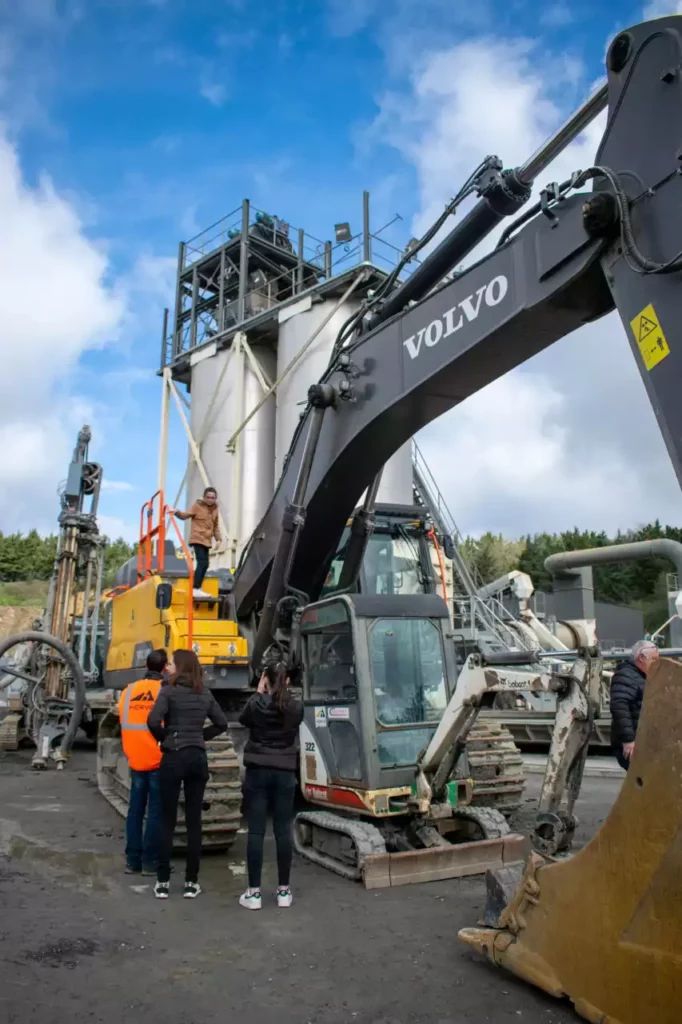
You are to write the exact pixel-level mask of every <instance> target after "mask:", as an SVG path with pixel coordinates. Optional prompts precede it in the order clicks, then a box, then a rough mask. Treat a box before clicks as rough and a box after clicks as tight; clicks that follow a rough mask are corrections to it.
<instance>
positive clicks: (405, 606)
mask: <svg viewBox="0 0 682 1024" xmlns="http://www.w3.org/2000/svg"><path fill="white" fill-rule="evenodd" d="M300 630H301V653H302V660H303V669H304V670H303V696H304V702H305V718H304V726H303V734H302V741H303V747H304V749H303V752H302V753H303V758H302V769H301V775H302V778H301V782H302V786H303V790H304V794H305V796H306V798H307V799H308V800H310V801H311V802H313V803H324V804H328V803H332V804H339V805H341V806H345V807H355V808H358V809H360V810H363V811H365V812H369V813H370V814H372V815H374V814H380V815H386V816H390V815H399V814H404V813H405V811H406V809H407V802H408V799H409V797H410V793H411V787H412V786H413V784H414V780H415V774H416V766H417V763H418V760H419V755H420V753H421V752H422V751H423V750H425V749H426V747H427V746H428V744H429V742H430V740H431V737H432V735H433V733H434V731H435V729H436V726H437V724H438V722H439V721H440V719H441V717H442V715H443V713H444V711H445V709H446V707H447V705H448V701H449V699H450V695H451V692H452V688H453V687H454V683H455V678H456V675H455V664H454V654H453V648H452V645H451V644H448V643H446V635H447V632H448V631H449V616H448V610H447V606H446V604H445V602H444V601H443V600H442V599H441V598H439V597H437V596H436V595H435V594H418V595H414V596H412V597H409V596H397V595H393V594H388V595H384V594H382V595H375V594H367V595H365V594H352V595H351V594H338V595H336V596H334V597H330V598H326V599H324V600H322V601H319V602H317V603H316V604H312V605H309V606H308V607H307V608H306V609H305V610H304V612H303V614H302V617H301V626H300Z"/></svg>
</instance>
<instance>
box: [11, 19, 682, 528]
mask: <svg viewBox="0 0 682 1024" xmlns="http://www.w3.org/2000/svg"><path fill="white" fill-rule="evenodd" d="M678 6H679V7H680V9H681V10H682V4H679V5H678ZM674 9H675V3H674V2H672V3H662V2H661V3H659V2H658V0H655V3H654V4H653V5H651V6H650V7H649V9H648V11H647V12H646V13H647V14H648V15H649V14H653V15H658V14H663V13H666V12H667V11H668V10H674ZM642 13H643V12H642V7H641V3H640V4H639V5H638V4H632V5H630V4H629V3H627V2H625V3H623V2H622V0H620V2H618V3H616V0H606V2H604V3H602V4H594V3H587V2H586V0H584V2H583V0H575V2H572V3H570V4H566V3H564V2H562V0H559V2H557V3H551V2H543V3H540V2H539V0H512V2H511V3H510V2H509V0H505V2H504V3H502V2H501V0H477V2H476V3H474V4H472V3H467V2H464V0H267V2H262V0H22V2H21V3H20V4H18V3H14V2H12V0H0V347H1V349H2V356H3V365H4V368H5V369H4V373H3V375H2V377H0V530H2V531H5V532H8V531H11V530H15V529H26V528H29V527H32V526H36V527H38V528H39V529H40V530H43V531H47V530H52V529H54V523H55V518H56V513H57V497H56V493H57V487H58V485H59V482H60V480H61V479H63V477H64V475H65V469H66V465H67V463H68V460H69V457H70V451H71V448H72V446H73V442H74V439H75V434H76V432H77V430H78V428H79V427H80V425H81V424H82V423H83V422H89V423H90V424H91V425H92V428H93V433H94V438H95V442H94V445H93V451H92V455H93V456H94V457H96V458H97V459H99V460H100V461H101V462H102V463H103V464H104V467H105V473H106V479H107V488H106V491H105V494H104V502H103V512H104V521H103V525H104V528H105V530H106V531H107V532H109V533H110V534H111V535H118V534H124V535H126V536H128V537H133V536H134V535H135V532H136V527H135V523H136V518H137V510H138V509H139V507H140V504H141V502H142V500H143V499H144V498H145V497H146V496H147V494H148V493H149V492H150V491H151V490H153V487H154V485H155V476H156V458H157V450H156V446H157V438H158V421H159V393H160V388H159V382H158V378H157V377H156V376H155V370H156V369H157V367H158V363H159V349H160V332H161V314H162V309H163V306H164V305H171V303H172V300H173V281H174V273H175V255H176V253H177V244H178V241H179V240H180V239H183V238H184V239H186V238H188V237H190V236H191V235H193V234H195V233H196V232H197V231H198V230H200V229H201V228H202V227H205V226H207V225H208V224H211V223H213V222H214V221H215V220H217V219H218V218H219V217H220V216H222V215H224V214H225V213H227V212H228V211H229V210H231V209H233V208H234V207H236V206H237V205H238V203H239V202H240V201H241V199H242V198H243V197H244V196H248V197H249V198H250V199H251V200H252V201H253V202H254V203H255V204H256V205H257V206H259V207H261V208H265V209H268V208H271V209H272V208H276V212H277V213H278V214H279V215H280V216H282V217H284V218H286V219H287V220H289V221H290V222H291V223H292V224H294V225H302V226H304V227H305V228H306V229H307V230H308V231H310V232H311V233H313V234H314V235H316V236H317V237H320V238H327V237H330V233H331V228H332V225H333V223H334V222H336V221H339V220H349V221H351V223H352V224H353V223H354V224H355V225H358V226H359V221H360V215H361V214H360V207H361V193H362V190H363V189H365V188H366V189H369V190H370V192H371V193H372V203H373V206H372V212H373V217H374V218H375V223H378V222H381V223H384V222H386V221H389V220H391V219H392V218H393V217H394V215H395V213H396V212H397V213H400V215H401V217H402V220H401V221H399V222H398V223H397V224H396V225H394V227H393V228H392V232H393V236H392V237H393V240H394V241H396V242H397V243H398V244H404V243H405V242H406V241H407V239H408V238H410V237H411V236H412V235H414V234H418V233H420V232H421V231H423V230H424V229H425V227H427V226H428V224H430V222H431V221H432V220H433V219H434V217H435V216H437V215H438V213H439V212H440V211H441V209H442V208H443V204H444V203H445V202H446V201H447V200H448V199H449V198H450V197H451V196H452V194H453V193H454V192H455V191H456V189H457V186H458V184H459V183H460V182H461V181H462V180H463V179H464V178H465V177H466V176H467V175H468V174H469V172H470V171H471V169H472V168H473V167H474V166H475V165H476V164H477V163H478V162H479V160H480V159H481V158H482V157H483V156H485V155H486V154H488V153H497V154H499V155H500V157H501V158H502V159H503V160H504V163H505V165H507V166H510V165H513V164H515V163H518V162H521V161H523V159H524V158H525V157H527V156H528V155H529V154H530V153H531V152H532V151H533V150H534V149H535V148H536V146H537V145H538V144H539V143H540V142H541V141H542V140H543V138H544V137H545V136H546V135H547V134H549V133H550V132H551V131H552V129H553V128H555V127H556V126H557V125H558V124H559V123H560V122H561V121H562V120H563V119H564V118H565V116H566V115H567V114H569V113H570V112H571V111H572V110H573V109H574V108H575V106H577V105H578V103H579V102H580V101H581V99H582V98H584V96H585V95H587V93H588V92H590V91H591V89H592V87H593V85H594V84H595V82H597V81H598V80H599V79H600V77H601V75H602V73H603V72H602V69H603V57H604V53H605V49H606V46H607V44H608V41H609V39H610V38H611V37H612V35H613V34H614V32H615V31H617V30H618V29H619V28H622V27H624V26H626V25H627V24H632V23H634V22H637V21H638V20H640V19H641V17H642ZM600 130H601V124H596V125H594V126H592V128H591V129H590V130H589V131H588V132H587V133H586V134H585V136H584V137H583V138H581V139H579V140H578V141H577V142H576V143H575V145H574V146H573V147H572V148H571V150H569V151H567V152H566V153H565V154H563V156H562V157H561V158H560V165H561V166H557V167H556V168H552V169H550V170H549V171H547V172H546V173H545V175H544V178H543V181H541V182H539V185H543V184H545V183H546V181H549V180H562V179H563V178H565V177H566V176H567V174H566V173H565V172H566V171H571V170H574V169H576V168H580V167H584V166H585V165H586V164H588V163H589V162H590V161H591V159H592V156H593V154H594V151H595V149H596V145H597V142H598V139H599V134H600ZM419 440H420V443H421V446H422V449H423V450H424V452H425V454H426V456H427V459H428V460H429V462H430V464H431V466H432V469H433V472H434V474H435V476H436V478H437V480H438V482H439V484H440V486H441V489H442V490H443V492H444V494H445V496H446V498H447V499H448V502H449V503H450V505H451V507H452V510H453V512H454V514H455V517H456V519H457V521H458V523H459V525H460V528H461V529H462V530H463V531H464V532H474V533H479V532H482V531H484V530H487V529H491V530H494V531H501V532H503V533H505V534H507V535H509V536H517V535H519V534H522V533H525V532H529V531H530V532H533V531H536V530H542V529H547V530H555V529H561V528H566V527H571V526H573V525H577V526H579V527H597V528H601V527H604V528H606V529H609V530H615V529H617V528H619V527H622V528H627V527H629V526H636V525H637V524H639V523H641V522H644V521H647V520H649V519H652V518H654V517H656V516H658V517H660V518H661V519H663V520H665V521H667V522H671V523H676V524H679V523H680V522H682V508H681V507H680V505H681V503H680V493H679V487H678V485H677V482H676V481H675V478H674V476H673V473H672V469H671V467H670V464H669V460H668V457H667V455H666V452H665V449H664V447H663V443H662V441H661V438H660V436H659V434H658V430H657V428H656V425H655V421H654V418H653V414H652V413H651V411H650V409H649V406H648V402H647V399H646V396H645V393H644V389H643V385H642V383H641V381H640V379H639V375H638V371H637V369H636V366H635V364H634V360H633V359H632V356H631V354H630V351H629V348H628V345H627V342H626V339H625V334H624V331H623V329H622V327H621V326H620V323H619V322H618V321H617V319H616V318H615V316H610V317H607V318H605V319H604V320H602V321H600V322H599V323H598V324H595V325H592V326H590V327H589V328H585V329H584V330H582V331H580V332H578V333H576V334H574V335H572V336H571V337H568V338H565V339H563V340H562V341H561V342H559V343H557V344H556V345H555V346H553V348H552V349H550V350H549V351H547V352H545V353H543V354H542V355H540V356H538V357H536V358H535V359H533V360H531V361H530V362H529V363H527V364H526V365H524V366H523V367H522V368H520V369H519V370H517V371H516V372H515V373H513V374H511V375H509V376H507V377H505V378H504V379H502V380H500V381H497V382H496V383H495V384H493V385H491V386H490V387H489V388H487V389H485V391H482V392H480V393H479V394H478V395H476V396H474V397H473V398H472V399H470V400H469V401H468V402H467V403H465V404H464V405H463V406H461V407H460V408H458V409H456V410H453V411H452V412H451V413H450V414H448V415H447V416H444V417H442V418H441V419H440V420H439V421H438V422H437V423H434V424H432V425H431V426H430V427H429V428H427V429H426V430H425V431H424V432H423V434H422V435H421V437H420V438H419ZM171 446H172V447H171V451H172V466H171V475H172V476H174V477H176V478H177V479H179V477H180V476H181V475H182V470H183V468H184V458H185V447H184V444H183V441H182V437H181V433H180V427H179V426H178V425H177V424H175V425H174V427H173V431H172V436H171Z"/></svg>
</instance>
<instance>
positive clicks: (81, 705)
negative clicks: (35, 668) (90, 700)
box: [0, 630, 87, 754]
mask: <svg viewBox="0 0 682 1024" xmlns="http://www.w3.org/2000/svg"><path fill="white" fill-rule="evenodd" d="M26 643H38V644H46V645H47V646H48V647H52V648H54V650H55V651H57V653H58V654H59V655H60V656H61V657H62V658H63V660H64V661H65V662H66V665H67V667H68V668H69V669H70V671H71V678H72V680H73V691H74V693H73V706H72V709H71V715H70V716H69V724H68V725H67V727H66V731H65V732H64V735H63V737H62V742H61V748H60V749H61V752H62V754H68V752H69V751H70V750H71V747H72V745H73V741H74V738H75V736H76V733H77V731H78V727H79V725H80V724H81V721H82V720H83V712H84V711H85V705H86V702H87V698H86V693H85V678H84V676H83V671H82V669H81V667H80V665H79V664H78V659H77V658H76V655H75V654H74V653H73V651H72V650H71V648H70V647H69V646H68V645H67V644H65V643H64V642H63V641H62V640H60V639H59V637H56V636H50V634H49V633H37V632H36V631H35V630H27V631H26V632H25V633H15V634H14V636H10V637H5V638H4V639H3V640H0V661H1V660H2V658H3V656H4V655H5V654H6V653H7V651H9V650H10V648H12V647H18V646H19V644H26ZM23 678H29V679H31V677H26V676H24V677H23ZM31 681H34V680H31Z"/></svg>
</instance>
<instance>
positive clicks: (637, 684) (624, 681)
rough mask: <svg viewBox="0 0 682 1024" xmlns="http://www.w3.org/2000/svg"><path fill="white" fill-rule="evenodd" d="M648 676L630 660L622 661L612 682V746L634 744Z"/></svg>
mask: <svg viewBox="0 0 682 1024" xmlns="http://www.w3.org/2000/svg"><path fill="white" fill-rule="evenodd" d="M645 684H646V676H645V675H644V673H643V672H640V670H639V669H638V668H637V666H636V665H635V663H634V661H632V660H631V659H630V658H628V660H627V661H621V663H620V665H619V666H618V668H617V669H616V671H615V672H614V673H613V678H612V680H611V745H612V746H613V747H622V745H623V744H624V743H633V742H634V739H635V734H636V732H637V723H638V722H639V715H640V712H641V710H642V700H643V699H644V686H645Z"/></svg>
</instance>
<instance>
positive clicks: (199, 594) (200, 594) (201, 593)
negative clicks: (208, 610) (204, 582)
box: [192, 587, 213, 599]
mask: <svg viewBox="0 0 682 1024" xmlns="http://www.w3.org/2000/svg"><path fill="white" fill-rule="evenodd" d="M192 596H193V597H196V598H199V599H201V598H207V597H210V598H211V599H212V598H213V595H212V594H209V593H208V591H207V590H202V589H201V587H195V588H194V590H193V591H192Z"/></svg>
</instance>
